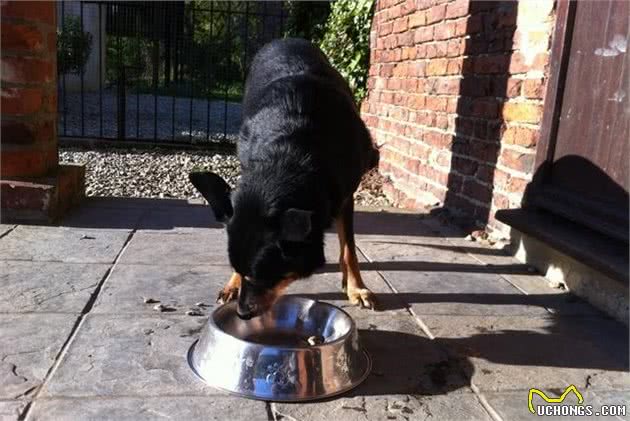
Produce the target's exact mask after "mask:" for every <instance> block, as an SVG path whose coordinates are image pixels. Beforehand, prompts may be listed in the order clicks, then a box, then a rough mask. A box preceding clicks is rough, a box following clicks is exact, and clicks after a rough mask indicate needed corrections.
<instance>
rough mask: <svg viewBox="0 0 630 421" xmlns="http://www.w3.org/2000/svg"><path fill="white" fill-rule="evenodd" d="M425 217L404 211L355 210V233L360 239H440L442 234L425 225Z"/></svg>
mask: <svg viewBox="0 0 630 421" xmlns="http://www.w3.org/2000/svg"><path fill="white" fill-rule="evenodd" d="M425 216H426V215H421V214H417V213H412V212H405V211H403V210H394V211H392V212H370V211H367V212H366V211H361V210H355V213H354V232H355V234H356V235H357V237H358V238H359V239H366V238H374V239H375V238H383V237H386V238H389V239H390V240H391V239H392V238H397V239H403V238H406V239H410V238H413V237H416V238H417V237H438V236H440V233H439V232H438V231H437V230H436V229H434V228H432V227H430V226H428V225H427V224H426V223H425Z"/></svg>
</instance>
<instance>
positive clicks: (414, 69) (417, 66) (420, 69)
mask: <svg viewBox="0 0 630 421" xmlns="http://www.w3.org/2000/svg"><path fill="white" fill-rule="evenodd" d="M425 71H426V64H425V63H424V62H423V61H418V62H415V63H413V64H411V65H410V66H409V74H408V76H412V77H423V76H424V75H425Z"/></svg>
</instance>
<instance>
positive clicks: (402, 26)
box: [392, 16, 409, 33]
mask: <svg viewBox="0 0 630 421" xmlns="http://www.w3.org/2000/svg"><path fill="white" fill-rule="evenodd" d="M408 27H409V18H407V17H406V16H405V17H404V18H398V19H396V20H395V21H394V28H393V29H392V31H393V32H394V33H400V32H403V31H406V30H407V28H408Z"/></svg>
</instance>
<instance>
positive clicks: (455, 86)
mask: <svg viewBox="0 0 630 421" xmlns="http://www.w3.org/2000/svg"><path fill="white" fill-rule="evenodd" d="M459 84H460V79H444V78H440V79H439V80H438V81H437V82H436V84H435V92H436V93H438V94H442V95H457V94H458V93H459Z"/></svg>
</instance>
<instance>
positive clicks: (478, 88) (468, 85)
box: [460, 74, 495, 98]
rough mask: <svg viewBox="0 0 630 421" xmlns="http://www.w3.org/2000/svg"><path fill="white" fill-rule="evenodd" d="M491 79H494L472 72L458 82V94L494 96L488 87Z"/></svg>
mask: <svg viewBox="0 0 630 421" xmlns="http://www.w3.org/2000/svg"><path fill="white" fill-rule="evenodd" d="M493 81H494V79H490V78H488V77H486V76H482V77H479V76H477V75H474V74H473V75H470V76H466V77H464V78H463V79H462V81H461V83H460V86H461V87H460V95H462V96H468V97H474V98H478V97H484V96H495V95H493V93H492V90H491V88H490V84H491V82H493Z"/></svg>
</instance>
